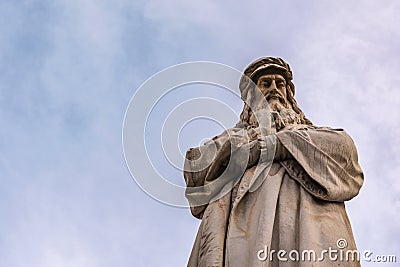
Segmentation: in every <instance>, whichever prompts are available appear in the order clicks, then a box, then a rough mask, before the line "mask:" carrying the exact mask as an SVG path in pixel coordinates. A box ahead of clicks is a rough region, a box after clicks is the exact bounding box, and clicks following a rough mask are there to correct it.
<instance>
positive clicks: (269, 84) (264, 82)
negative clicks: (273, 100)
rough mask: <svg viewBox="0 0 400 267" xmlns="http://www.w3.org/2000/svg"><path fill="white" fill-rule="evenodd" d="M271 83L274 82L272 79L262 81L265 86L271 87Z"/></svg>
mask: <svg viewBox="0 0 400 267" xmlns="http://www.w3.org/2000/svg"><path fill="white" fill-rule="evenodd" d="M271 83H272V81H263V82H262V85H263V86H264V87H270V86H271Z"/></svg>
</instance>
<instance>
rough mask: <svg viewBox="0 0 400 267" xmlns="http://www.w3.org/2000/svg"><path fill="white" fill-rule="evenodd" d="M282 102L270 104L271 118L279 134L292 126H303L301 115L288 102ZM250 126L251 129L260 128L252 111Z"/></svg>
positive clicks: (271, 102)
mask: <svg viewBox="0 0 400 267" xmlns="http://www.w3.org/2000/svg"><path fill="white" fill-rule="evenodd" d="M282 100H283V99H279V102H277V101H270V104H269V106H270V112H271V117H272V120H273V121H274V123H275V129H276V131H277V132H278V131H280V130H282V129H284V128H285V127H286V126H288V125H290V124H302V121H301V116H300V114H298V113H296V112H295V111H294V110H293V109H292V108H291V107H290V105H289V103H288V102H287V101H285V100H284V101H282ZM249 124H250V126H251V127H254V128H256V127H258V122H257V119H256V117H255V115H254V114H253V112H252V111H250V117H249Z"/></svg>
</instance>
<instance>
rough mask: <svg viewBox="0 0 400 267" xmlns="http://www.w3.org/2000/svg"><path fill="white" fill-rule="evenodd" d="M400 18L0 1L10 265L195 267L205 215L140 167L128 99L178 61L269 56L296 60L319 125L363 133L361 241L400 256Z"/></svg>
mask: <svg viewBox="0 0 400 267" xmlns="http://www.w3.org/2000/svg"><path fill="white" fill-rule="evenodd" d="M399 13H400V4H399V3H398V1H395V0H388V1H381V2H377V1H351V2H350V1H342V0H340V1H301V2H300V1H298V2H294V1H279V2H278V1H261V0H260V1H250V2H246V4H244V3H243V4H239V3H238V2H234V1H228V2H224V3H222V2H217V1H208V0H206V1H197V2H193V1H178V0H171V1H151V0H150V1H126V0H116V1H102V0H100V1H94V0H82V1H73V0H72V1H66V0H65V1H62V0H59V1H29V0H26V1H7V0H0V72H1V75H0V151H1V152H2V153H1V154H0V155H1V156H0V179H1V180H0V181H1V186H0V214H1V220H0V231H1V234H0V266H12V267H14V266H32V267H35V266H60V267H63V266H77V267H79V266H85V267H87V266H96V267H97V266H121V267H123V266H184V265H185V264H186V261H187V258H188V255H189V253H190V250H191V246H192V243H193V240H194V237H195V234H196V232H197V227H198V223H199V222H198V221H197V220H196V219H194V218H192V217H191V215H190V212H189V210H187V209H183V208H173V207H170V206H167V205H163V204H161V203H159V202H157V201H155V200H153V199H152V198H150V197H149V196H147V195H146V194H145V193H143V192H142V191H141V190H140V188H139V187H138V186H137V185H136V184H135V182H134V181H133V180H132V178H131V177H130V174H129V172H128V170H127V168H126V166H125V161H124V157H123V153H122V144H121V134H122V122H123V118H124V113H125V110H126V108H127V106H128V103H129V100H130V98H131V97H132V95H133V94H134V93H135V90H136V89H137V88H138V87H139V86H140V85H141V84H142V83H143V82H144V81H145V80H146V79H148V78H149V77H150V76H151V75H153V74H155V73H157V72H159V71H161V70H162V69H164V68H166V67H169V66H171V65H174V64H178V63H182V62H187V61H193V60H205V61H215V62H220V63H223V64H227V65H229V66H232V67H234V68H237V69H239V70H243V69H244V68H245V67H246V66H247V65H248V64H249V63H250V62H251V61H253V60H254V59H256V58H258V57H261V56H279V57H282V58H284V59H285V60H287V61H288V62H289V63H290V65H291V67H292V69H293V71H294V83H295V85H296V98H297V100H298V102H299V105H300V107H301V108H302V109H303V111H304V112H305V113H306V115H307V116H308V117H309V118H310V119H311V120H312V121H313V122H314V123H315V124H317V125H328V126H332V127H341V128H345V129H346V130H347V131H348V132H349V133H350V135H351V136H352V137H353V139H354V141H355V143H356V145H357V147H358V150H359V157H360V163H361V166H362V167H363V170H364V173H365V184H364V186H363V188H362V190H361V193H360V195H359V196H358V197H357V198H355V199H354V200H352V201H350V202H349V203H347V210H348V213H349V216H350V219H351V222H352V226H353V230H354V233H355V236H356V241H357V244H358V247H359V250H364V249H370V250H373V251H374V252H375V253H376V254H396V253H398V252H399V251H400V239H399V237H398V233H399V232H400V228H399V221H400V215H399V211H400V198H399V196H400V194H399V193H400V182H399V180H398V173H399V172H400V156H399V154H398V151H400V137H399V136H400V127H399V126H398V122H399V121H400V112H399V105H400V92H399V90H398V85H399V84H400V78H399V75H398V73H399V72H400V63H399V62H400V61H399V60H398V55H399V53H400V33H399V31H398V25H400V18H399V16H398V14H399ZM171 101H172V100H171ZM227 102H228V103H232V105H233V102H230V100H227ZM239 111H240V110H238V112H239ZM211 128H212V127H211ZM214 128H215V127H214ZM214 128H213V129H203V130H202V131H200V133H199V136H200V135H202V136H212V135H213V134H215V133H213V130H214V131H215V129H214ZM183 143H184V142H183ZM165 171H166V172H168V170H165ZM175 179H179V177H178V178H176V177H175ZM399 257H400V254H397V258H398V260H400V259H399ZM366 265H367V266H368V264H366ZM370 265H371V266H373V265H372V264H370ZM381 265H382V266H385V265H384V264H381ZM381 265H379V266H381ZM387 266H394V264H392V265H390V264H388V265H387Z"/></svg>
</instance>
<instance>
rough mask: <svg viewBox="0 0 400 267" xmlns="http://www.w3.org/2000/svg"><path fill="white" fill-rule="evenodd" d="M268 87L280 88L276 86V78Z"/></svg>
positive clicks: (271, 88)
mask: <svg viewBox="0 0 400 267" xmlns="http://www.w3.org/2000/svg"><path fill="white" fill-rule="evenodd" d="M268 89H269V90H273V89H278V88H277V87H276V83H275V80H273V81H272V82H271V85H270V86H269V88H268Z"/></svg>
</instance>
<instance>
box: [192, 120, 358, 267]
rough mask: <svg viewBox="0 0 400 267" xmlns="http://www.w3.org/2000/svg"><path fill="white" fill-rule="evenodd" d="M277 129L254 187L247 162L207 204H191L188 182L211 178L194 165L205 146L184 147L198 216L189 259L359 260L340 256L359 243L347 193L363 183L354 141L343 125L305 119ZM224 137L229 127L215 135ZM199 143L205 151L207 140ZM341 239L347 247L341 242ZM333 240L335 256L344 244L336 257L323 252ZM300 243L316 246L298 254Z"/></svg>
mask: <svg viewBox="0 0 400 267" xmlns="http://www.w3.org/2000/svg"><path fill="white" fill-rule="evenodd" d="M239 130H240V129H235V128H233V129H230V131H233V132H235V131H239ZM275 136H276V139H277V148H276V153H275V159H274V161H273V163H272V166H271V167H270V169H269V172H267V173H264V174H262V175H264V177H263V178H264V179H263V182H262V183H261V185H260V186H259V187H258V188H257V189H256V190H255V191H252V190H249V189H250V188H251V186H252V182H253V174H254V171H255V168H256V166H252V167H249V168H248V169H247V170H246V171H245V172H244V174H243V175H242V176H241V177H240V179H239V181H238V183H237V184H236V186H234V187H233V188H232V189H231V190H229V191H228V192H227V193H225V194H223V196H222V197H220V198H219V199H214V200H212V201H211V202H210V203H207V204H204V205H198V204H196V193H195V191H191V190H190V189H191V188H195V187H199V186H204V185H206V184H207V183H208V180H212V179H210V177H208V175H209V174H210V172H209V170H208V169H205V170H203V171H197V170H198V169H196V167H198V166H195V165H199V164H200V165H201V164H202V161H204V160H206V159H205V158H204V159H203V158H202V157H207V153H204V154H202V155H199V151H200V148H192V149H189V150H188V152H187V154H186V158H187V159H188V160H193V159H197V160H196V161H192V162H189V161H188V162H187V163H185V172H184V177H185V182H186V185H187V192H186V196H187V198H188V200H189V203H190V205H191V212H192V214H193V216H195V217H197V218H199V219H201V220H202V221H201V224H200V226H199V230H198V233H197V236H196V239H195V242H194V245H193V249H192V252H191V255H190V258H189V262H188V266H207V267H208V266H230V267H235V266H238V267H246V266H359V262H358V261H357V260H354V259H353V258H352V256H351V255H350V254H349V255H350V256H348V258H349V260H348V261H345V260H344V259H343V255H344V256H346V251H351V250H356V244H355V240H354V237H353V233H352V229H351V225H350V222H349V219H348V217H347V214H346V209H345V204H344V201H347V200H350V199H352V198H353V197H355V196H356V195H357V194H358V192H359V190H360V188H361V186H362V183H363V173H362V170H361V168H360V166H359V164H358V156H357V150H356V147H355V144H354V142H353V141H352V139H351V138H350V136H349V135H348V134H347V133H346V132H345V131H344V130H342V129H332V128H328V127H315V126H309V125H293V126H292V127H291V128H290V129H289V130H284V131H280V132H278V133H276V134H275ZM228 139H229V137H228V134H227V132H224V133H222V134H221V135H219V136H216V137H214V138H213V142H214V143H215V144H217V146H216V147H217V150H218V149H221V147H223V144H224V143H225V142H227V140H228ZM202 149H203V150H202V151H207V144H205V145H204V147H203V148H202ZM267 149H268V148H267ZM217 155H218V154H217ZM261 155H262V154H261ZM208 160H209V159H208ZM218 160H219V158H218V156H217V157H215V158H214V159H213V163H215V162H217V161H218ZM203 164H204V162H203ZM195 169H196V171H192V170H195ZM214 178H215V177H214ZM217 179H218V178H217ZM250 191H252V192H250ZM339 240H345V242H346V243H347V244H345V247H340V248H339V247H338V244H337V242H339ZM330 248H331V249H334V250H337V251H338V253H337V254H336V255H337V257H339V256H340V254H339V252H344V253H342V260H341V261H340V260H336V261H335V260H334V259H329V258H328V254H327V253H326V254H325V255H324V254H323V253H322V251H323V250H328V249H330ZM272 250H274V251H276V252H278V251H279V250H284V251H285V252H286V254H284V255H283V257H281V258H283V260H279V259H278V258H277V254H276V253H275V254H272V258H271V257H270V256H271V255H270V252H271V251H272ZM293 250H295V251H297V252H298V255H297V254H296V253H295V252H293ZM305 250H313V251H315V253H316V255H315V257H312V256H311V258H308V260H307V254H304V258H302V253H304V251H305ZM291 251H292V252H291ZM289 253H291V254H290V256H291V257H289ZM281 256H282V254H281ZM353 256H354V255H353ZM308 257H310V256H308ZM285 259H286V261H285Z"/></svg>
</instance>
